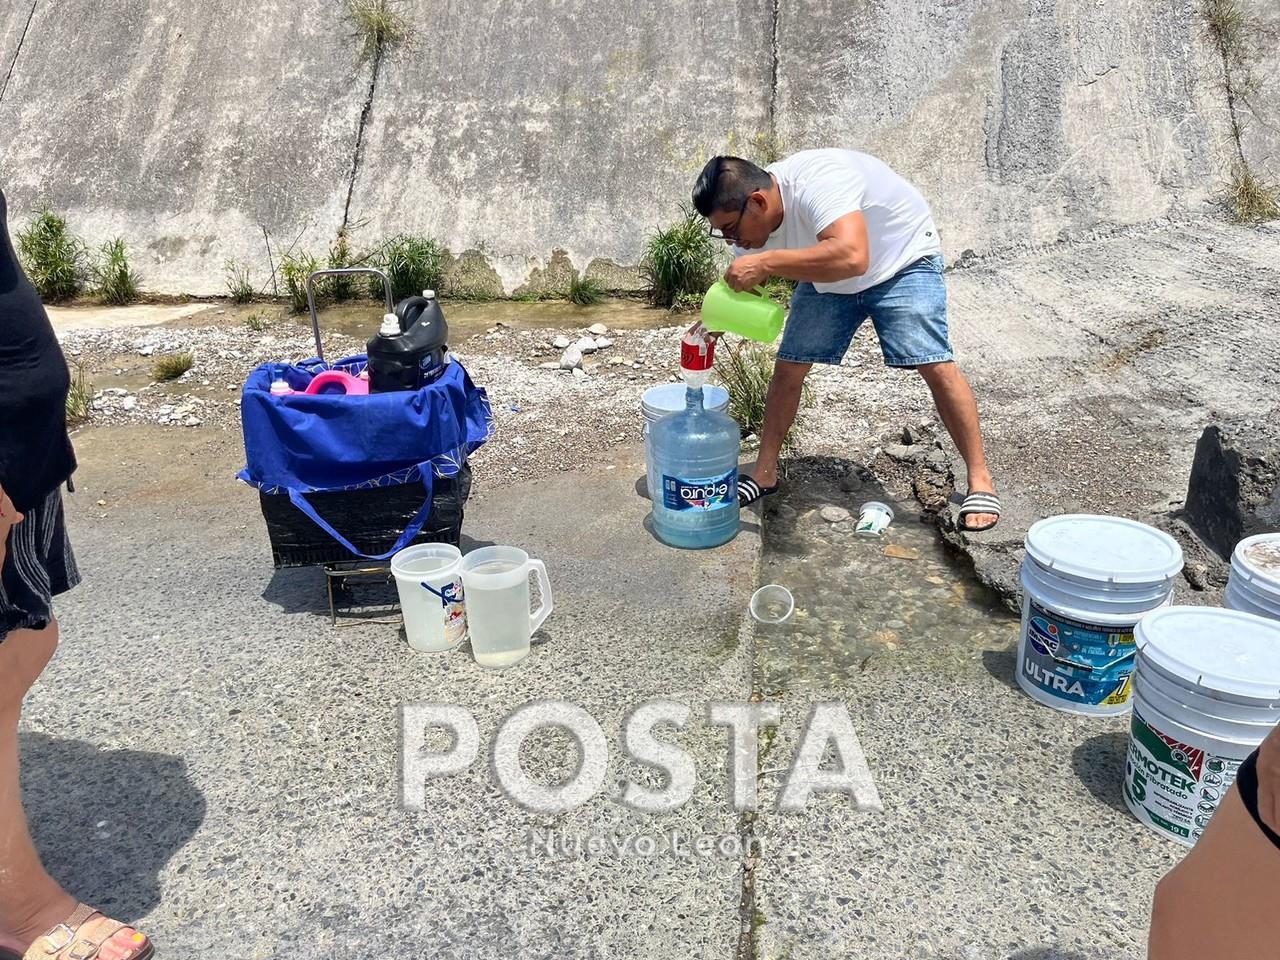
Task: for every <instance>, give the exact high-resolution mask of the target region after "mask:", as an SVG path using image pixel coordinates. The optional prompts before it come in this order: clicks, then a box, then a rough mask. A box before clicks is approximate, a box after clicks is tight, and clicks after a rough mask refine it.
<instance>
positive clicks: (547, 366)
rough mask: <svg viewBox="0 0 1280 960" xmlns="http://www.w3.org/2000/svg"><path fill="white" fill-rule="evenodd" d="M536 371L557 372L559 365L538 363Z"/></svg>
mask: <svg viewBox="0 0 1280 960" xmlns="http://www.w3.org/2000/svg"><path fill="white" fill-rule="evenodd" d="M538 369H539V370H559V369H560V364H559V363H540V364H538Z"/></svg>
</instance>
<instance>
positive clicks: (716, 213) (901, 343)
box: [693, 150, 1000, 531]
mask: <svg viewBox="0 0 1280 960" xmlns="http://www.w3.org/2000/svg"><path fill="white" fill-rule="evenodd" d="M693 205H694V207H696V208H697V210H698V212H699V213H700V214H702V215H703V216H704V217H706V218H707V220H708V221H709V222H710V224H711V235H712V236H713V237H716V238H717V239H722V240H724V241H725V242H726V243H728V244H730V245H731V246H732V247H733V252H734V256H735V259H734V262H733V265H732V266H730V267H729V270H728V271H727V272H726V273H725V280H726V281H727V282H728V283H729V285H730V286H732V287H733V288H734V289H735V290H751V289H753V288H755V287H757V286H759V285H760V284H763V283H764V282H765V281H766V280H768V279H769V278H770V277H771V276H777V277H785V278H787V279H789V280H795V281H798V283H799V285H798V286H797V287H796V292H795V294H794V296H793V297H792V299H791V313H790V315H789V317H788V318H787V326H786V330H785V332H784V333H783V335H782V345H781V346H780V347H779V349H778V359H777V363H776V365H775V367H774V374H773V382H772V383H771V384H770V386H769V399H768V404H767V406H766V408H765V419H764V429H763V430H762V432H761V437H760V454H759V457H758V459H757V460H756V465H755V468H754V471H753V472H752V473H751V474H750V475H747V474H743V475H742V476H741V477H740V478H739V482H738V494H739V500H740V501H741V502H742V504H743V505H747V504H751V503H754V502H755V501H756V500H758V499H760V498H761V497H763V496H767V495H769V494H770V493H773V492H774V491H775V490H776V489H777V487H778V456H779V454H780V452H781V450H782V441H783V439H784V438H785V437H786V435H787V431H788V430H790V429H791V424H792V423H793V422H794V421H795V417H796V411H797V409H798V408H799V405H800V395H801V390H802V388H803V385H804V379H805V377H806V376H807V375H808V373H809V370H810V368H811V367H812V366H813V364H815V363H830V364H839V363H840V362H841V361H842V360H843V359H844V355H845V353H846V351H847V350H848V349H849V344H850V343H851V342H852V341H853V335H854V334H855V333H856V332H857V330H858V327H859V326H861V325H862V322H863V321H864V320H866V319H868V318H870V320H871V322H872V324H873V325H874V326H875V329H876V333H877V334H878V336H879V338H880V348H881V352H882V353H883V354H884V361H885V363H886V364H888V365H889V366H891V367H906V368H914V369H916V370H918V371H919V372H920V375H921V376H922V377H923V378H924V381H925V383H926V384H928V386H929V389H930V391H931V392H932V393H933V399H934V403H935V404H936V405H937V407H938V413H939V415H940V416H941V417H942V422H943V423H944V424H945V425H946V428H947V430H948V432H949V433H950V434H951V438H952V440H954V441H955V444H956V447H957V448H959V450H960V455H961V456H962V457H963V458H964V462H965V466H966V468H967V470H968V482H969V494H968V496H967V497H966V498H965V501H964V505H963V506H962V508H961V513H960V523H961V525H962V527H963V528H964V529H966V530H972V531H978V530H986V529H990V528H991V527H993V526H995V524H996V521H997V520H998V519H999V517H1000V502H999V500H998V499H997V498H996V494H995V486H994V484H993V482H992V479H991V472H990V471H989V470H988V469H987V463H986V458H985V456H984V454H983V449H982V431H981V428H980V427H979V425H978V404H977V402H976V400H975V399H974V396H973V390H972V389H971V388H970V387H969V383H968V381H967V380H965V378H964V374H962V373H961V372H960V369H959V368H958V367H957V366H956V364H955V361H954V359H953V354H952V349H951V341H950V339H949V338H948V335H947V291H946V286H945V284H944V282H943V277H942V272H943V262H942V248H941V246H940V245H939V243H938V228H937V227H936V226H935V225H934V222H933V216H932V215H931V214H930V213H929V205H928V204H927V203H925V200H924V198H923V197H922V196H921V195H920V192H919V191H918V190H916V188H915V187H913V186H912V185H911V184H910V183H908V182H907V181H906V180H904V179H903V178H902V177H900V176H898V174H896V173H894V172H893V170H891V169H890V168H889V167H888V166H887V165H885V164H884V163H882V162H881V161H879V160H877V159H876V158H875V157H871V156H868V155H867V154H865V153H856V152H854V151H852V150H806V151H804V152H802V153H797V154H795V155H794V156H791V157H788V158H787V159H785V160H782V161H779V162H778V163H775V164H772V165H771V166H770V167H769V168H768V169H767V170H766V169H761V168H760V167H758V166H756V165H755V164H754V163H751V162H750V161H747V160H742V159H739V158H738V157H714V158H712V160H711V161H710V162H709V163H708V164H707V165H706V167H704V168H703V170H702V173H701V175H699V177H698V182H697V183H696V184H695V185H694V188H693Z"/></svg>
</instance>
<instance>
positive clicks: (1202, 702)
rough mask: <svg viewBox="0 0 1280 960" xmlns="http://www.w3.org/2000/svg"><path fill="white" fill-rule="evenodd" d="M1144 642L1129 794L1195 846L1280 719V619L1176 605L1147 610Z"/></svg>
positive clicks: (1163, 830) (1134, 804)
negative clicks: (1238, 774)
mask: <svg viewBox="0 0 1280 960" xmlns="http://www.w3.org/2000/svg"><path fill="white" fill-rule="evenodd" d="M1137 644H1138V659H1137V672H1136V675H1135V680H1134V704H1133V720H1132V721H1131V723H1130V735H1129V750H1128V754H1127V757H1126V761H1125V774H1124V799H1125V803H1126V805H1127V806H1128V807H1129V809H1130V810H1131V811H1132V812H1133V814H1134V816H1136V817H1137V818H1138V819H1139V820H1140V821H1142V822H1143V823H1144V824H1146V825H1147V826H1148V827H1150V828H1151V829H1152V830H1154V831H1156V832H1157V833H1159V834H1160V835H1161V836H1165V837H1170V838H1172V839H1174V840H1177V841H1178V842H1179V843H1183V844H1186V845H1188V846H1190V845H1192V844H1194V843H1195V842H1196V840H1198V839H1199V838H1200V835H1201V833H1203V831H1204V828H1205V827H1206V826H1207V825H1208V823H1209V820H1210V818H1211V817H1212V816H1213V814H1214V811H1215V810H1217V807H1218V803H1219V801H1220V800H1221V799H1222V797H1223V796H1224V795H1225V794H1226V792H1227V790H1228V788H1229V787H1230V786H1231V784H1232V783H1233V782H1234V781H1235V777H1236V771H1237V770H1238V769H1239V767H1240V763H1241V762H1242V761H1243V760H1244V759H1245V758H1247V757H1248V756H1249V754H1251V753H1252V752H1253V751H1254V750H1256V749H1257V748H1258V745H1259V744H1260V743H1262V741H1263V740H1264V739H1266V737H1267V735H1268V734H1269V733H1270V732H1271V730H1272V729H1273V728H1274V727H1275V724H1276V723H1277V721H1280V623H1277V622H1275V621H1272V620H1267V619H1265V618H1263V617H1257V616H1254V615H1253V614H1249V613H1244V612H1242V611H1238V610H1221V609H1219V608H1217V607H1170V608H1168V609H1166V610H1158V611H1156V612H1155V613H1152V614H1150V615H1149V616H1147V617H1145V618H1143V620H1142V621H1141V622H1140V623H1139V624H1138V627H1137Z"/></svg>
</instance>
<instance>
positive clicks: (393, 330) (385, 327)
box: [378, 313, 400, 337]
mask: <svg viewBox="0 0 1280 960" xmlns="http://www.w3.org/2000/svg"><path fill="white" fill-rule="evenodd" d="M378 333H380V334H381V335H382V336H384V337H398V336H399V335H400V321H399V320H398V319H397V318H396V315H395V314H394V313H386V314H383V316H382V328H381V329H380V330H379V331H378Z"/></svg>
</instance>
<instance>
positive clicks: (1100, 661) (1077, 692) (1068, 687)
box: [1017, 514, 1182, 716]
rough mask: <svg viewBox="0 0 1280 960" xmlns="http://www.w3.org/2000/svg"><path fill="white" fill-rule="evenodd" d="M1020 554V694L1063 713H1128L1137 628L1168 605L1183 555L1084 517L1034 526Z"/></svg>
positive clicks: (1152, 536)
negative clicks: (1022, 553) (1022, 556)
mask: <svg viewBox="0 0 1280 960" xmlns="http://www.w3.org/2000/svg"><path fill="white" fill-rule="evenodd" d="M1026 547H1027V553H1026V558H1025V559H1024V560H1023V563H1022V571H1021V577H1020V579H1021V582H1022V588H1023V598H1022V623H1021V628H1020V631H1019V637H1018V661H1017V662H1018V668H1017V677H1018V686H1020V687H1021V688H1022V689H1023V691H1024V692H1025V693H1026V694H1027V695H1028V696H1030V697H1031V698H1032V699H1033V700H1036V701H1038V702H1040V703H1043V704H1045V705H1047V706H1050V707H1054V708H1055V709H1058V710H1065V711H1068V712H1070V713H1082V714H1089V715H1092V716H1109V715H1111V714H1117V713H1124V712H1126V711H1127V710H1129V709H1130V696H1131V693H1132V676H1133V665H1134V657H1135V655H1136V653H1137V647H1136V645H1135V643H1134V626H1135V624H1137V622H1138V621H1139V620H1141V619H1142V617H1143V616H1145V615H1146V614H1147V613H1149V612H1151V611H1152V610H1157V609H1159V608H1160V607H1163V606H1166V605H1168V604H1169V603H1170V601H1171V600H1172V597H1173V585H1174V580H1175V578H1176V577H1177V575H1178V573H1179V571H1181V569H1182V549H1181V547H1179V546H1178V543H1177V541H1175V540H1174V539H1173V538H1172V537H1170V536H1169V535H1168V534H1165V533H1162V532H1161V531H1159V530H1156V529H1155V528H1154V527H1150V526H1147V525H1146V524H1143V523H1138V522H1137V521H1135V520H1126V519H1124V518H1122V517H1105V516H1093V515H1089V514H1069V515H1066V516H1060V517H1050V518H1048V519H1046V520H1041V521H1040V522H1039V523H1036V524H1035V525H1034V526H1032V528H1031V529H1030V530H1029V531H1028V532H1027V539H1026Z"/></svg>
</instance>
